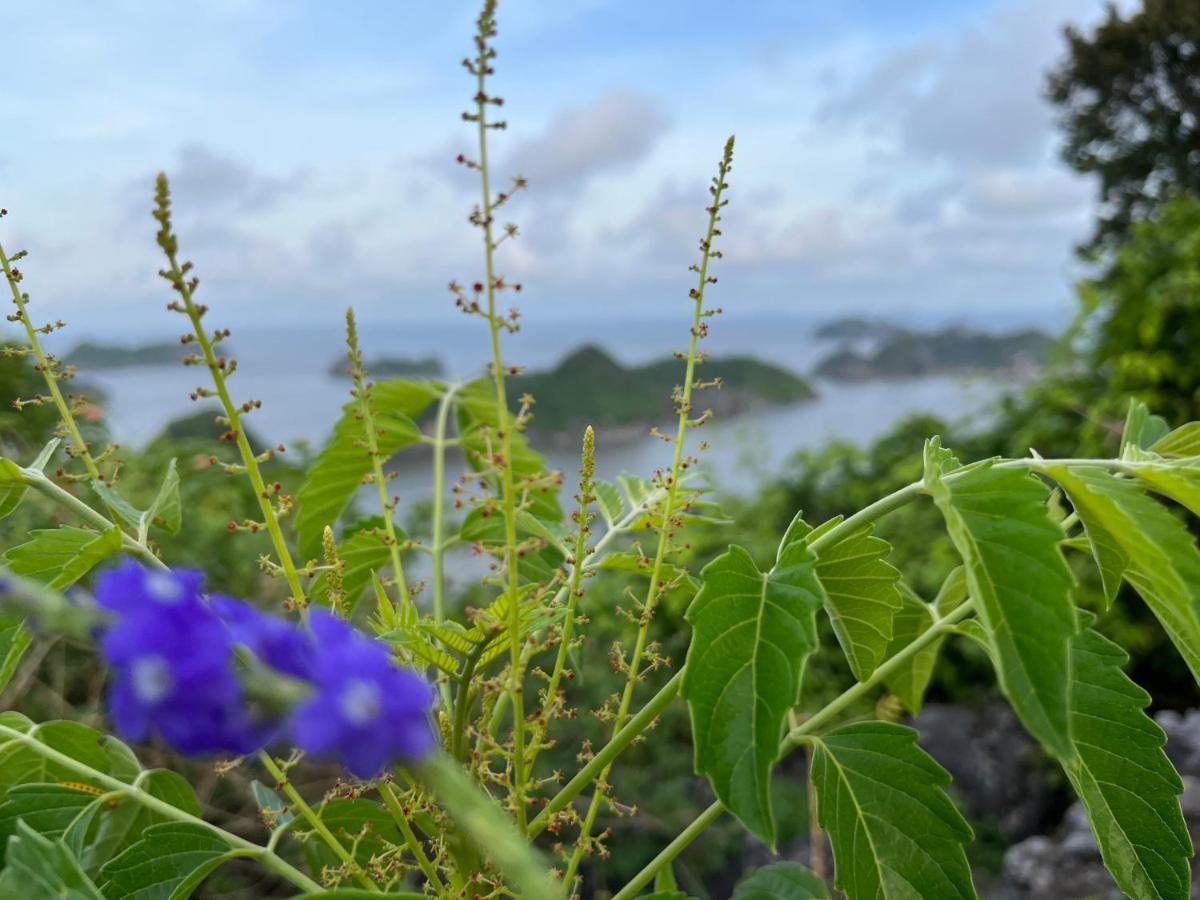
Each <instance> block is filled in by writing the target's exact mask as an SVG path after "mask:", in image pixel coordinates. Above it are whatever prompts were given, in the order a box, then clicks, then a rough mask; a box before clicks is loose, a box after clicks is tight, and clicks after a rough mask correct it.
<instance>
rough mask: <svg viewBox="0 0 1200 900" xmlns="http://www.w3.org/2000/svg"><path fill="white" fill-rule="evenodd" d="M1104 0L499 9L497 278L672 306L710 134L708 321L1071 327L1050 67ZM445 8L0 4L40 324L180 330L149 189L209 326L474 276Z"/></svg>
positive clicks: (0, 179) (300, 320)
mask: <svg viewBox="0 0 1200 900" xmlns="http://www.w3.org/2000/svg"><path fill="white" fill-rule="evenodd" d="M1102 13H1103V5H1102V3H1101V2H1100V0H911V2H906V3H893V2H890V0H842V2H838V3H828V2H817V0H754V2H751V0H746V2H741V3H728V2H720V0H686V2H684V0H654V2H646V0H641V2H630V0H574V2H563V0H501V3H500V10H499V29H500V31H499V36H498V38H497V40H496V47H497V49H498V51H499V57H498V59H497V61H496V69H497V72H496V75H495V78H494V80H493V84H492V87H493V90H494V92H495V93H498V94H500V95H502V96H503V97H504V99H505V105H504V108H503V112H504V115H505V118H506V119H507V120H508V123H509V125H508V129H507V130H506V131H504V132H500V133H497V134H496V135H495V140H494V143H493V148H492V159H493V162H494V178H495V179H497V180H499V181H500V182H501V183H504V182H505V180H506V179H507V178H508V177H509V176H511V175H518V174H519V175H522V176H524V177H526V178H528V180H529V183H530V189H529V190H528V191H527V192H523V193H522V194H520V195H518V197H517V198H516V199H514V201H513V202H512V203H511V204H510V205H509V206H508V207H507V208H506V209H505V211H504V212H505V214H506V217H511V219H512V221H514V222H516V223H517V224H518V225H519V226H520V236H519V237H518V238H517V239H516V240H514V241H512V242H508V243H506V244H505V245H504V248H503V249H502V250H501V252H500V271H501V272H502V273H503V274H504V275H505V276H506V277H508V278H509V279H510V280H519V281H521V282H522V283H523V284H524V286H525V290H524V292H523V294H522V296H521V308H522V311H523V313H524V314H525V315H526V316H534V315H536V316H539V317H543V318H545V319H573V318H574V319H594V318H596V317H598V316H604V317H612V318H618V319H620V318H627V319H629V320H633V319H636V318H638V317H648V316H655V317H666V316H670V315H675V314H679V315H686V310H685V309H684V306H685V305H686V303H687V290H688V288H689V287H690V286H691V279H692V276H691V275H690V273H689V272H688V271H687V266H688V264H689V263H690V262H692V261H694V260H695V257H696V252H697V251H696V245H697V239H698V238H699V237H700V235H701V234H702V233H703V229H704V226H705V212H704V207H705V206H706V202H707V185H708V181H709V179H710V178H711V177H712V175H713V174H714V172H715V168H716V163H717V161H718V159H719V156H720V151H721V147H722V144H723V143H724V140H725V138H726V136H727V135H729V134H731V133H735V134H736V135H737V152H736V157H735V163H734V170H733V172H732V175H731V177H730V184H731V189H730V193H729V199H730V205H729V207H728V210H727V215H726V217H725V221H724V222H723V230H724V243H723V249H724V252H725V258H724V259H723V260H722V261H721V262H720V264H719V266H718V268H717V274H718V275H719V277H720V283H719V285H718V288H719V291H718V293H719V298H716V297H717V295H714V297H715V298H716V299H714V302H716V303H720V304H721V305H722V306H723V307H726V308H735V309H737V310H739V311H740V312H742V313H743V314H746V315H759V314H762V315H774V314H779V313H785V314H796V315H804V316H829V317H832V316H836V315H840V314H843V313H869V314H874V315H880V316H887V317H891V318H899V319H904V318H911V317H921V318H939V317H940V318H968V319H969V318H978V319H988V318H996V317H1000V318H1003V317H1011V318H1013V319H1014V320H1016V319H1021V318H1022V317H1025V318H1028V319H1030V320H1037V319H1041V318H1044V317H1045V316H1047V315H1048V314H1051V313H1054V314H1061V315H1065V311H1066V310H1068V309H1069V308H1070V304H1071V282H1072V280H1073V279H1075V278H1077V277H1078V276H1079V274H1080V268H1079V265H1078V263H1077V262H1076V261H1075V259H1074V258H1073V246H1074V245H1075V244H1076V243H1077V242H1078V241H1080V240H1082V239H1084V238H1085V237H1086V236H1087V233H1088V231H1089V228H1090V217H1091V214H1092V201H1093V195H1094V192H1095V186H1094V185H1093V184H1091V183H1090V182H1089V181H1087V180H1086V179H1083V178H1081V177H1078V176H1076V175H1074V174H1072V173H1070V172H1069V171H1067V170H1066V169H1065V168H1064V167H1063V166H1062V165H1061V164H1060V163H1058V161H1057V142H1058V140H1057V136H1056V132H1055V125H1054V111H1053V110H1052V109H1051V108H1050V107H1049V106H1048V104H1046V102H1045V101H1044V100H1043V99H1042V91H1043V85H1044V75H1045V71H1046V69H1047V68H1048V67H1049V66H1051V65H1052V64H1053V63H1054V61H1055V60H1056V59H1057V58H1058V57H1059V55H1060V54H1061V52H1062V47H1063V41H1062V37H1061V29H1062V27H1063V25H1064V24H1065V23H1067V22H1071V23H1075V24H1076V25H1079V26H1086V25H1088V24H1089V23H1094V22H1095V21H1096V20H1097V19H1098V18H1099V17H1100V16H1101V14H1102ZM475 15H476V4H475V3H473V2H472V3H468V2H461V0H442V2H437V3H432V2H416V0H393V2H386V0H356V2H346V3H328V2H309V0H296V2H289V3H281V2H269V0H203V2H195V3H187V4H184V3H156V2H148V0H137V2H135V0H111V2H106V3H103V4H97V3H93V2H90V0H60V2H56V3H54V4H39V3H21V2H16V0H0V21H3V32H2V33H0V43H2V44H3V46H4V55H3V60H4V62H3V64H2V65H3V72H4V85H5V86H4V91H3V92H2V93H0V123H2V124H0V206H4V207H6V208H7V209H8V210H9V215H8V217H6V218H5V219H3V220H0V242H3V244H4V246H5V249H6V250H7V251H9V252H10V253H11V252H12V251H13V250H15V249H18V248H20V247H24V248H27V249H28V250H29V251H30V253H31V255H30V257H29V258H28V259H26V260H25V261H24V262H23V263H22V269H23V271H24V272H25V282H24V286H25V288H26V289H27V290H29V291H30V292H31V295H32V298H33V301H34V303H35V309H36V310H37V311H38V314H39V315H40V316H41V317H42V318H59V317H61V318H64V319H67V320H68V321H69V322H70V324H71V325H72V326H73V328H74V329H75V333H77V334H78V333H81V332H82V333H95V334H102V335H103V334H119V333H121V332H123V331H131V330H138V331H146V330H152V329H153V327H154V326H153V325H151V324H148V323H152V322H154V323H156V322H159V321H162V325H163V328H174V327H175V324H174V323H173V322H171V321H170V320H169V319H164V318H163V317H165V316H166V313H165V312H164V311H163V305H164V304H165V303H166V301H167V300H169V299H170V296H169V289H168V288H167V286H166V284H165V283H164V282H162V281H161V280H160V279H158V278H157V277H156V274H155V273H156V272H157V270H158V269H159V268H160V267H161V265H162V260H161V258H160V257H159V256H158V252H157V248H156V246H155V244H154V239H153V234H154V228H155V226H154V223H153V221H152V220H151V218H150V215H149V210H150V207H151V196H152V187H153V178H154V175H155V173H156V172H157V171H159V170H165V171H166V172H167V173H168V174H169V175H170V176H171V179H172V183H173V186H174V194H175V206H176V226H177V231H178V233H179V237H180V240H181V245H182V248H183V254H184V255H185V256H186V257H187V258H190V259H192V260H193V261H194V262H195V265H196V272H197V273H198V274H199V276H200V278H201V299H202V300H203V301H204V302H206V303H209V304H211V305H213V306H214V307H217V308H219V309H220V311H221V313H220V316H221V321H222V322H223V323H233V324H252V325H271V324H276V323H287V324H312V325H319V324H322V323H337V322H340V318H341V313H342V310H343V309H344V308H345V307H346V306H347V305H350V304H352V305H354V306H355V307H356V309H357V310H358V313H359V316H360V318H361V319H362V320H364V321H367V322H380V323H393V324H394V323H400V322H404V321H412V320H426V319H428V320H442V319H445V318H447V317H448V316H450V315H452V314H453V311H452V298H451V297H450V295H449V293H448V292H447V290H446V284H447V283H448V282H449V281H450V280H451V279H458V280H460V281H464V282H468V283H469V282H471V281H474V280H475V279H476V278H478V277H479V275H480V253H479V235H478V233H477V232H476V231H475V230H474V229H472V228H471V227H470V226H469V225H468V223H467V215H468V213H469V212H470V209H471V207H472V205H473V204H474V203H475V202H477V200H478V182H477V180H475V179H474V178H473V177H472V173H470V172H468V171H465V170H463V169H462V168H461V167H459V166H456V165H455V163H454V157H455V156H456V155H457V154H458V153H460V152H463V153H468V154H470V153H471V152H472V151H473V148H472V139H473V132H472V130H471V128H470V126H468V125H467V123H464V122H462V121H461V119H460V113H461V111H462V110H463V109H465V108H466V106H467V104H468V103H469V101H470V97H471V95H472V93H473V82H472V81H471V79H470V77H469V76H468V74H467V73H466V72H465V71H464V70H463V69H462V68H461V66H460V60H461V59H462V57H463V56H465V55H467V53H468V52H469V51H470V40H471V34H472V29H473V19H474V17H475Z"/></svg>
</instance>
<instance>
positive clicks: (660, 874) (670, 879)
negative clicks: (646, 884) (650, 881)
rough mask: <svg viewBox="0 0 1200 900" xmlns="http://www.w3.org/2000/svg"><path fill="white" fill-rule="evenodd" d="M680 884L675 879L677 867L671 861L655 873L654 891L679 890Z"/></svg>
mask: <svg viewBox="0 0 1200 900" xmlns="http://www.w3.org/2000/svg"><path fill="white" fill-rule="evenodd" d="M678 888H679V884H678V883H677V882H676V881H675V868H674V866H672V865H671V864H670V863H667V864H666V865H665V866H662V867H661V868H660V869H659V870H658V871H657V872H656V873H655V874H654V891H655V892H656V893H658V892H662V891H667V892H677V891H678Z"/></svg>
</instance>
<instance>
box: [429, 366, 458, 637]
mask: <svg viewBox="0 0 1200 900" xmlns="http://www.w3.org/2000/svg"><path fill="white" fill-rule="evenodd" d="M461 387H462V386H461V385H459V384H452V385H448V386H447V387H446V390H445V393H443V394H442V397H441V400H439V401H438V411H437V419H436V421H435V423H434V431H433V433H434V445H433V521H432V523H431V525H430V536H429V542H430V547H431V553H430V561H431V563H432V567H433V571H432V573H431V574H430V580H431V581H432V582H433V620H434V621H435V622H440V621H442V619H443V618H445V614H446V610H445V606H446V600H445V597H446V575H445V557H446V543H445V541H444V540H443V538H442V534H443V531H444V529H445V514H446V496H445V494H446V446H447V441H446V424H447V420H448V419H449V413H450V406H451V405H452V403H453V402H454V395H455V394H457V393H458V392H459V390H460V389H461Z"/></svg>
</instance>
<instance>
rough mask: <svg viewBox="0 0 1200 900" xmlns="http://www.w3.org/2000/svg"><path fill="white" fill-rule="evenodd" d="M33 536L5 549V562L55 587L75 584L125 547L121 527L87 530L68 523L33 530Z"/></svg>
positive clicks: (16, 572) (21, 572)
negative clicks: (122, 543)
mask: <svg viewBox="0 0 1200 900" xmlns="http://www.w3.org/2000/svg"><path fill="white" fill-rule="evenodd" d="M29 534H30V536H31V537H32V540H30V541H26V542H25V543H24V544H18V545H17V546H15V547H10V548H9V549H8V550H7V551H5V553H4V556H3V557H2V558H3V560H4V563H5V565H6V566H7V567H8V569H9V571H11V572H12V573H13V574H14V575H23V576H25V577H27V578H31V579H33V580H34V581H39V582H41V583H43V584H46V585H49V586H50V587H53V588H63V587H67V586H68V585H71V584H74V583H75V582H76V581H78V580H79V579H80V578H82V577H83V576H84V575H86V574H87V573H88V572H89V571H90V570H91V568H92V567H93V566H94V565H96V563H98V562H100V561H101V560H102V559H104V558H106V557H108V556H111V555H112V554H114V553H117V552H119V551H120V549H121V529H120V528H118V527H117V526H115V525H114V526H113V527H112V528H110V529H109V530H107V531H102V532H99V533H97V532H95V531H85V530H84V529H82V528H73V527H71V526H69V525H64V526H62V527H60V528H42V529H37V530H34V531H31V532H30V533H29Z"/></svg>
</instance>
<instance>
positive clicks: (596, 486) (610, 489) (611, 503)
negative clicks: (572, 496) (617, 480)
mask: <svg viewBox="0 0 1200 900" xmlns="http://www.w3.org/2000/svg"><path fill="white" fill-rule="evenodd" d="M592 496H593V497H594V498H595V503H596V509H597V510H598V511H599V513H600V518H601V519H603V520H604V524H605V525H607V526H608V527H609V528H612V527H613V525H615V524H616V523H617V522H618V521H619V520H620V518H621V516H623V515H625V501H623V500H622V499H621V492H620V491H619V490H618V489H617V486H616V485H615V484H613V483H612V482H609V481H604V480H603V479H599V478H598V479H596V481H595V482H594V483H593V484H592Z"/></svg>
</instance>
